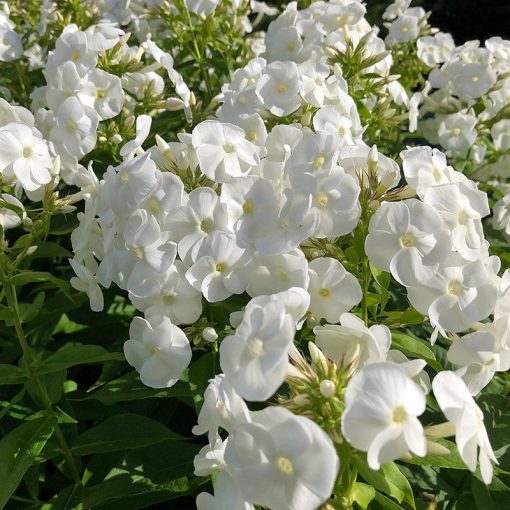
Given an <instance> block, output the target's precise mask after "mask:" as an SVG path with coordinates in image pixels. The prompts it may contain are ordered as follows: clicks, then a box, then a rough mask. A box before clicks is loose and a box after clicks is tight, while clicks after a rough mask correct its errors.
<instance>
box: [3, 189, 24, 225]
mask: <svg viewBox="0 0 510 510" xmlns="http://www.w3.org/2000/svg"><path fill="white" fill-rule="evenodd" d="M0 199H1V201H2V202H5V204H6V205H7V204H8V205H10V206H15V207H18V208H19V209H20V212H18V211H13V210H12V209H9V208H8V207H2V204H1V202H0V226H1V227H2V228H3V229H4V230H7V229H9V228H16V227H17V226H19V225H21V222H22V221H23V219H25V217H26V212H25V207H24V206H23V203H22V202H20V201H19V200H18V199H17V198H16V197H13V196H12V195H9V194H8V193H2V194H1V195H0Z"/></svg>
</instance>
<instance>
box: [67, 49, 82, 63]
mask: <svg viewBox="0 0 510 510" xmlns="http://www.w3.org/2000/svg"><path fill="white" fill-rule="evenodd" d="M69 56H70V57H71V60H73V61H74V62H76V61H77V60H80V52H79V51H77V50H74V51H72V52H71V55H69Z"/></svg>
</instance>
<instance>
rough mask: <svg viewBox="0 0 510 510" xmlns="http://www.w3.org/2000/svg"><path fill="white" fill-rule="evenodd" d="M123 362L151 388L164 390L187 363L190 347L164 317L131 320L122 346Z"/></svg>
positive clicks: (180, 373) (174, 380) (183, 335)
mask: <svg viewBox="0 0 510 510" xmlns="http://www.w3.org/2000/svg"><path fill="white" fill-rule="evenodd" d="M124 355H125V356H126V360H127V362H128V363H129V364H130V365H131V366H133V367H134V368H135V369H136V371H137V372H139V374H140V380H141V381H142V382H143V383H144V384H145V385H146V386H150V387H151V388H168V387H169V386H173V385H174V384H175V383H176V382H177V381H178V380H179V378H180V377H181V375H182V373H183V372H184V370H185V369H186V368H187V366H188V365H189V362H190V361H191V347H190V345H189V342H188V339H187V338H186V335H185V334H184V332H183V331H182V330H181V329H180V328H178V327H177V326H175V325H174V324H172V322H171V321H170V319H169V318H168V317H162V316H157V315H156V316H152V317H148V318H147V319H143V318H142V317H135V318H134V319H133V321H132V322H131V326H130V327H129V340H127V341H126V342H125V343H124Z"/></svg>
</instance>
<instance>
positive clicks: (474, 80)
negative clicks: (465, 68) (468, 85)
mask: <svg viewBox="0 0 510 510" xmlns="http://www.w3.org/2000/svg"><path fill="white" fill-rule="evenodd" d="M479 80H480V77H479V76H477V75H476V74H475V75H474V76H471V81H472V82H473V83H477V82H478V81H479Z"/></svg>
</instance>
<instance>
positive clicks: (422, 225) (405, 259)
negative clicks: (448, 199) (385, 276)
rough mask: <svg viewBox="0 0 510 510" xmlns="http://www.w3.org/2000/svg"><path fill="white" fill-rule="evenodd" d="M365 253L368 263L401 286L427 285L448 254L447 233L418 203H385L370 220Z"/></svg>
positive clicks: (438, 219) (430, 210) (432, 213)
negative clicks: (385, 272) (389, 275)
mask: <svg viewBox="0 0 510 510" xmlns="http://www.w3.org/2000/svg"><path fill="white" fill-rule="evenodd" d="M365 250H366V253H367V256H368V258H369V259H370V262H371V263H372V264H374V265H375V266H376V267H378V268H379V269H382V270H384V271H391V274H392V275H393V277H394V278H395V279H396V280H397V281H399V282H400V283H402V284H403V285H407V286H409V285H413V284H415V283H416V282H418V283H419V282H426V281H427V280H428V279H429V278H430V277H431V276H432V275H433V274H434V272H435V269H436V268H437V265H438V264H439V263H440V262H442V261H443V260H445V259H446V257H447V256H448V254H449V253H450V251H451V241H450V231H449V229H448V227H447V226H446V223H445V222H444V221H443V219H442V218H441V216H439V214H438V213H437V212H436V211H435V210H434V208H432V207H431V206H429V205H427V204H424V203H422V202H420V201H419V200H415V199H409V200H403V201H401V202H384V203H383V204H382V205H381V207H380V208H379V209H378V210H377V211H376V212H375V214H374V215H373V216H372V218H371V219H370V224H369V234H368V236H367V238H366V241H365Z"/></svg>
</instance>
